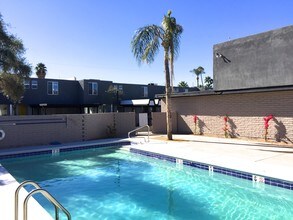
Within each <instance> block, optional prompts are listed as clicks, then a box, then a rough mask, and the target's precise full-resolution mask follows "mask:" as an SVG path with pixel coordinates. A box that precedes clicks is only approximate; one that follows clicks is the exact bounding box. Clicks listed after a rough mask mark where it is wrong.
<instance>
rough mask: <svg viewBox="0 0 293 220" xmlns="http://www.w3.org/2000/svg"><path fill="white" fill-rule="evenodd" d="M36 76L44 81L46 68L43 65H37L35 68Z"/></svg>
mask: <svg viewBox="0 0 293 220" xmlns="http://www.w3.org/2000/svg"><path fill="white" fill-rule="evenodd" d="M35 69H36V74H37V76H38V78H39V79H44V78H45V76H46V73H47V67H46V66H45V64H43V63H38V64H37V66H36V68H35Z"/></svg>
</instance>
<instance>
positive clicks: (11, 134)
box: [0, 112, 135, 149]
mask: <svg viewBox="0 0 293 220" xmlns="http://www.w3.org/2000/svg"><path fill="white" fill-rule="evenodd" d="M114 119H115V127H116V135H115V136H117V137H121V136H125V137H126V136H127V133H128V131H130V130H132V129H134V128H135V113H133V112H125V113H99V114H76V115H74V114H70V115H34V116H33V115H32V116H0V130H3V131H4V132H5V138H4V139H3V140H0V149H1V148H10V147H20V146H35V145H48V144H50V143H52V142H59V143H67V142H75V141H87V140H94V139H100V138H107V137H110V136H111V137H112V136H113V135H112V134H109V129H108V126H113V124H114Z"/></svg>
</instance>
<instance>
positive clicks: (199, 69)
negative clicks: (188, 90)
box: [190, 66, 205, 88]
mask: <svg viewBox="0 0 293 220" xmlns="http://www.w3.org/2000/svg"><path fill="white" fill-rule="evenodd" d="M190 72H192V73H194V74H195V75H196V85H197V87H198V88H199V87H200V85H199V76H201V86H203V80H202V74H204V73H205V72H204V68H203V67H201V66H199V67H197V68H196V69H193V70H190Z"/></svg>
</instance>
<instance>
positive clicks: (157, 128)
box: [152, 112, 178, 134]
mask: <svg viewBox="0 0 293 220" xmlns="http://www.w3.org/2000/svg"><path fill="white" fill-rule="evenodd" d="M177 117H178V116H177V113H176V112H172V132H173V133H178V129H177V128H178V125H177V121H178V120H177ZM152 121H153V123H152V132H153V133H154V134H166V133H167V126H166V113H165V112H152Z"/></svg>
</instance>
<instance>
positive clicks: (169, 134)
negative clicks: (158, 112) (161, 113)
mask: <svg viewBox="0 0 293 220" xmlns="http://www.w3.org/2000/svg"><path fill="white" fill-rule="evenodd" d="M164 64H165V78H166V85H165V92H166V122H167V137H168V140H172V115H171V86H170V71H169V56H168V49H165V56H164Z"/></svg>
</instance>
